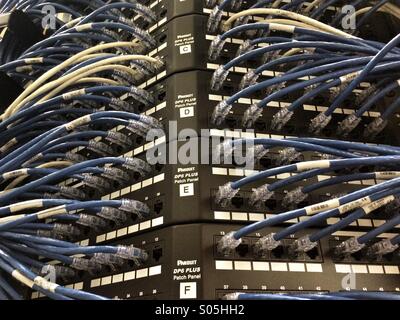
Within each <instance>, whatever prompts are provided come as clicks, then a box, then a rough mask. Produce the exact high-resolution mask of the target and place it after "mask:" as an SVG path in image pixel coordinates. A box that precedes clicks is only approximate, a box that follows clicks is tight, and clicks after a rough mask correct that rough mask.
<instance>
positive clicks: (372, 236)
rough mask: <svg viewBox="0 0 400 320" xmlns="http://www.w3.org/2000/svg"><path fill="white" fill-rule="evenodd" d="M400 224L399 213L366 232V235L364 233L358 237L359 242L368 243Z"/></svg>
mask: <svg viewBox="0 0 400 320" xmlns="http://www.w3.org/2000/svg"><path fill="white" fill-rule="evenodd" d="M399 224H400V215H399V214H397V216H396V217H395V218H393V219H390V220H389V221H387V222H386V223H384V224H382V225H381V226H379V227H377V228H375V229H374V230H372V231H370V232H368V233H366V234H365V235H362V236H361V237H358V238H357V242H358V243H360V244H366V243H368V242H369V241H372V240H374V239H375V238H377V237H378V236H380V235H381V234H383V233H385V232H388V231H390V230H393V229H394V228H395V227H396V226H398V225H399Z"/></svg>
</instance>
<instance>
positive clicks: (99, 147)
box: [87, 140, 114, 157]
mask: <svg viewBox="0 0 400 320" xmlns="http://www.w3.org/2000/svg"><path fill="white" fill-rule="evenodd" d="M87 148H88V149H89V150H91V151H93V152H95V153H97V154H99V155H101V156H103V157H109V156H111V155H113V154H114V150H113V149H112V148H111V147H110V146H108V145H107V144H105V143H104V142H101V141H94V140H90V141H89V145H88V147H87Z"/></svg>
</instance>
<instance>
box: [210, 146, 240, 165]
mask: <svg viewBox="0 0 400 320" xmlns="http://www.w3.org/2000/svg"><path fill="white" fill-rule="evenodd" d="M234 150H235V149H234V145H233V141H231V140H227V141H224V142H222V143H220V144H218V145H217V146H216V147H215V150H214V152H213V164H231V163H232V155H233V153H234Z"/></svg>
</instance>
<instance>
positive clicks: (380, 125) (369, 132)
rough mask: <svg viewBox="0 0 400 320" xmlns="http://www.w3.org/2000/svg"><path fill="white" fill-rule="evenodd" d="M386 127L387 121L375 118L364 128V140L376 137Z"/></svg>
mask: <svg viewBox="0 0 400 320" xmlns="http://www.w3.org/2000/svg"><path fill="white" fill-rule="evenodd" d="M387 125H388V121H387V120H384V119H382V118H376V119H375V120H374V121H372V122H371V123H370V124H369V125H368V126H367V127H366V128H365V131H364V137H365V138H367V137H369V138H371V137H376V136H377V135H379V134H380V133H381V132H382V131H383V130H384V129H385V128H386V126H387Z"/></svg>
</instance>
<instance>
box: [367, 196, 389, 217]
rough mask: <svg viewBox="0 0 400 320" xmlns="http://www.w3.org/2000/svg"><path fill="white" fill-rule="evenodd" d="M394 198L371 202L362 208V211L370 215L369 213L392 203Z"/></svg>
mask: <svg viewBox="0 0 400 320" xmlns="http://www.w3.org/2000/svg"><path fill="white" fill-rule="evenodd" d="M394 199H395V198H394V196H390V197H386V198H383V199H380V200H378V201H375V202H372V203H370V204H369V205H367V206H364V207H363V208H362V209H363V210H364V212H365V214H370V213H371V212H373V211H375V210H377V209H379V208H381V207H383V206H386V205H387V204H389V203H390V202H392V201H393V200H394Z"/></svg>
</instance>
